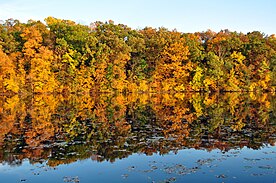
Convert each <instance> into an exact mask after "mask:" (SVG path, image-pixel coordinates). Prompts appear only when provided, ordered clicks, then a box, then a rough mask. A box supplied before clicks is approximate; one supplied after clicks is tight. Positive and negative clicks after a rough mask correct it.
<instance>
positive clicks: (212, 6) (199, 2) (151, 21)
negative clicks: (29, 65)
mask: <svg viewBox="0 0 276 183" xmlns="http://www.w3.org/2000/svg"><path fill="white" fill-rule="evenodd" d="M275 12H276V0H0V20H7V19H9V18H13V19H18V20H20V21H21V22H26V21H27V20H29V19H32V20H42V21H43V20H44V19H45V18H46V17H48V16H53V17H55V18H60V19H69V20H73V21H76V22H78V23H81V24H87V25H89V24H90V23H91V22H95V21H103V22H104V21H108V20H113V21H115V23H122V24H126V25H128V26H129V27H131V28H133V29H142V28H144V27H146V26H149V27H154V28H158V27H166V28H168V29H170V30H172V29H177V30H178V31H181V32H201V31H206V30H207V29H211V30H213V31H216V32H218V31H220V30H222V29H229V30H230V31H237V32H243V33H247V32H251V31H260V32H263V33H265V34H268V35H271V34H276V23H275V21H276V13H275Z"/></svg>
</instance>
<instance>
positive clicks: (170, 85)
mask: <svg viewBox="0 0 276 183" xmlns="http://www.w3.org/2000/svg"><path fill="white" fill-rule="evenodd" d="M45 22H46V24H44V23H42V22H40V21H33V20H30V21H28V22H27V23H21V22H19V21H18V20H13V19H9V20H6V21H4V23H2V24H1V25H0V93H62V92H69V93H78V92H113V91H117V92H137V91H138V92H152V91H154V92H163V91H166V92H179V91H256V90H263V91H275V86H276V74H275V73H276V72H275V70H276V37H275V35H271V36H268V35H265V34H263V33H260V32H257V31H253V32H249V33H247V34H244V33H238V32H231V31H229V30H222V31H220V32H217V33H216V32H213V31H211V30H207V31H205V32H195V33H182V32H178V31H176V30H172V31H170V30H168V29H166V28H159V29H155V28H151V27H145V28H144V29H140V30H133V29H131V28H130V27H128V26H126V25H123V24H115V23H114V22H113V21H111V20H110V21H107V22H99V21H98V22H94V23H91V24H90V25H89V26H88V25H81V24H77V23H75V22H73V21H71V20H62V19H57V18H54V17H48V18H46V19H45Z"/></svg>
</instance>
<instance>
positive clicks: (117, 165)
mask: <svg viewBox="0 0 276 183" xmlns="http://www.w3.org/2000/svg"><path fill="white" fill-rule="evenodd" d="M275 165H276V147H275V146H274V147H265V148H262V149H261V150H252V149H247V148H243V149H242V150H230V151H228V152H225V153H221V151H218V150H213V151H211V152H207V151H204V150H194V149H185V150H180V151H178V153H177V154H174V153H169V154H167V155H162V156H160V155H153V156H146V155H144V154H133V155H131V156H129V157H128V158H125V159H121V160H117V161H115V162H114V163H110V162H107V161H104V162H101V163H99V162H96V161H92V160H91V159H87V160H82V161H77V162H74V163H71V164H68V165H60V166H57V167H56V168H49V167H47V166H46V165H45V164H44V163H43V164H39V163H37V164H34V165H30V164H29V163H28V161H24V162H23V164H22V165H21V166H19V167H13V168H11V167H10V166H8V165H1V166H0V177H1V182H20V181H21V182H24V181H26V182H66V181H67V182H74V181H75V182H77V181H78V180H79V181H80V182H81V183H83V182H85V183H86V182H87V183H88V182H162V181H163V182H166V181H167V182H173V181H176V182H202V181H204V182H275V181H276V166H275Z"/></svg>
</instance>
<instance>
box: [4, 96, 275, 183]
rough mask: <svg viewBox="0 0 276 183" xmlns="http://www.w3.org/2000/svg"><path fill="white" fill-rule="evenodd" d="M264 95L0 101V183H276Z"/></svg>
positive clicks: (270, 102) (271, 109)
mask: <svg viewBox="0 0 276 183" xmlns="http://www.w3.org/2000/svg"><path fill="white" fill-rule="evenodd" d="M274 98H275V96H273V95H270V94H252V93H251V94H240V93H226V94H223V95H222V94H220V95H219V94H198V93H182V94H131V95H95V96H89V95H79V96H76V95H69V96H59V95H58V96H53V95H36V96H3V97H0V179H1V180H0V182H1V183H2V182H4V183H6V182H7V183H9V182H42V183H43V182H47V183H48V182H60V183H62V182H72V183H76V182H81V183H82V182H87V183H88V182H202V181H203V182H269V183H275V182H276V147H275V141H276V120H275V119H276V101H275V99H274Z"/></svg>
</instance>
